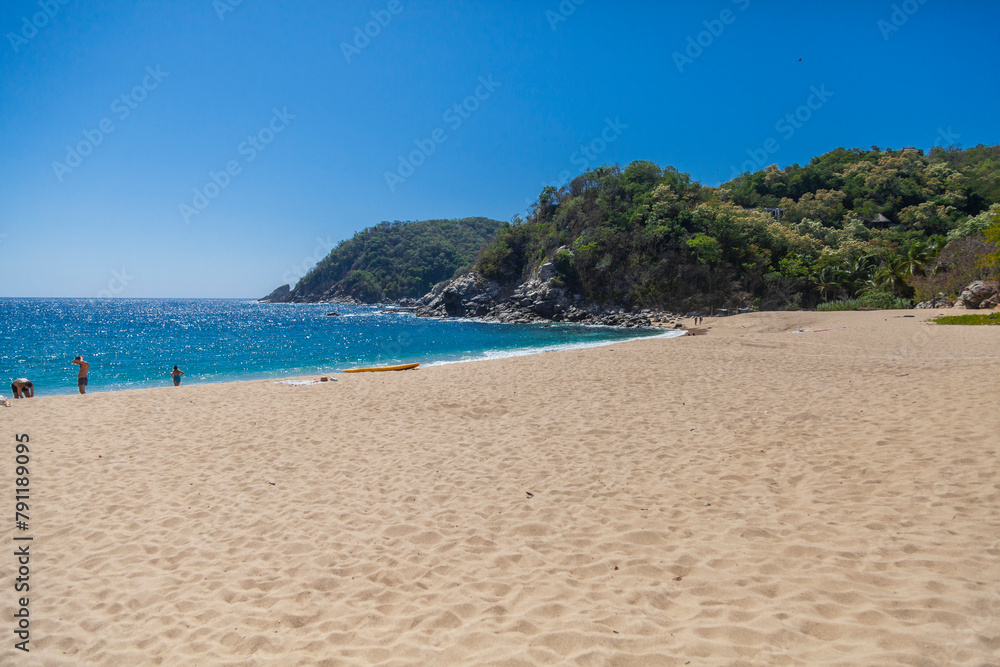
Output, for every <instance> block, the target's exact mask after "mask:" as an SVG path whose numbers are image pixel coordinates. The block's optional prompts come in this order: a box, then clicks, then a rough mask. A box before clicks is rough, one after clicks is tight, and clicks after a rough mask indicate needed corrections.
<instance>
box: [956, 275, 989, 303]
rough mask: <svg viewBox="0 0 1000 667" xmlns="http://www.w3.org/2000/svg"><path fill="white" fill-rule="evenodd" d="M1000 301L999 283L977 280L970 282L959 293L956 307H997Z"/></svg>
mask: <svg viewBox="0 0 1000 667" xmlns="http://www.w3.org/2000/svg"><path fill="white" fill-rule="evenodd" d="M997 301H998V294H997V284H996V283H993V282H986V281H983V280H977V281H975V282H972V283H969V286H968V287H966V288H965V290H964V291H963V292H962V293H961V294H960V295H959V297H958V299H957V300H956V301H955V306H954V307H955V308H968V309H970V310H976V309H979V308H995V307H996V305H997Z"/></svg>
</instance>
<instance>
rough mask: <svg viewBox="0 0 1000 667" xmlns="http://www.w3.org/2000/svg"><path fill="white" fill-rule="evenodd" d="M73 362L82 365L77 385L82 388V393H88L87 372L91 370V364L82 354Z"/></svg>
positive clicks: (77, 377)
mask: <svg viewBox="0 0 1000 667" xmlns="http://www.w3.org/2000/svg"><path fill="white" fill-rule="evenodd" d="M71 363H74V364H76V365H77V366H79V367H80V372H79V373H78V374H77V376H76V386H77V387H79V388H80V393H81V394H86V393H87V372H88V371H89V370H90V364H88V363H87V362H86V361H84V360H83V355H82V354H81V355H80V356H78V357H77V358H76V359H74V360H73V361H72V362H71Z"/></svg>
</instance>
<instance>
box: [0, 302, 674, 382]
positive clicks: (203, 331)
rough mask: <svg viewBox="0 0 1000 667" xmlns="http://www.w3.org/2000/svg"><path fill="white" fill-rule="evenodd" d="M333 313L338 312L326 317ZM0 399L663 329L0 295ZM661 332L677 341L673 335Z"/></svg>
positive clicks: (480, 354)
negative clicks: (84, 380)
mask: <svg viewBox="0 0 1000 667" xmlns="http://www.w3.org/2000/svg"><path fill="white" fill-rule="evenodd" d="M331 310H335V311H337V312H339V313H340V314H341V316H340V317H327V316H326V313H327V312H330V311H331ZM0 322H2V323H3V330H2V332H0V394H3V395H9V393H10V389H9V386H10V380H12V379H14V378H18V377H27V378H28V379H30V380H31V381H32V382H34V384H35V393H36V395H38V396H45V395H52V394H68V393H75V392H76V391H77V390H76V371H77V368H76V366H73V365H72V364H70V361H71V360H72V359H73V357H75V356H76V355H78V354H82V355H84V358H85V359H86V360H87V361H89V362H90V384H89V386H88V388H87V391H88V392H96V391H113V390H118V389H137V388H142V387H163V386H170V385H171V384H172V381H171V379H170V376H169V373H170V369H171V368H172V367H173V365H174V364H177V365H178V366H180V368H181V370H183V371H184V372H185V373H186V375H185V376H184V380H183V384H199V383H205V382H227V381H231V380H252V379H263V378H284V377H292V376H301V375H315V374H320V373H324V374H326V373H334V372H337V371H339V370H341V369H343V368H351V367H354V366H359V365H369V364H389V363H405V362H414V361H419V362H421V363H423V364H434V363H447V362H455V361H471V360H475V359H487V358H494V357H502V356H513V355H517V354H526V353H532V352H541V351H545V350H550V349H561V348H571V347H584V346H588V345H597V344H604V343H609V342H614V341H620V340H627V339H633V338H642V337H648V336H656V335H664V332H663V331H662V330H656V329H652V330H648V329H641V330H640V329H628V330H625V329H614V328H610V327H586V326H576V325H541V324H525V325H519V324H492V323H486V322H475V321H470V320H437V319H425V318H416V317H414V316H412V315H409V314H399V313H380V312H378V308H377V307H374V306H343V305H335V306H334V305H329V304H325V305H307V304H261V303H257V302H253V301H245V300H236V299H96V300H95V299H9V298H8V299H0ZM667 335H676V334H674V333H673V332H669V333H668V334H667Z"/></svg>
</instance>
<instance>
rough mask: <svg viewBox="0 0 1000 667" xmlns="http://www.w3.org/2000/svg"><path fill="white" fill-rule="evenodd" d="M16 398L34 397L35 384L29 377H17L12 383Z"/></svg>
mask: <svg viewBox="0 0 1000 667" xmlns="http://www.w3.org/2000/svg"><path fill="white" fill-rule="evenodd" d="M10 390H11V392H12V393H13V394H14V398H34V396H35V385H33V384H32V383H31V380H29V379H28V378H17V379H16V380H14V381H13V382H12V383H11V385H10Z"/></svg>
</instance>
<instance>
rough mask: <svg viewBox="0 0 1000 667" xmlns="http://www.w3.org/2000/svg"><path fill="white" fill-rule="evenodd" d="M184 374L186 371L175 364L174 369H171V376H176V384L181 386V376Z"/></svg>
mask: <svg viewBox="0 0 1000 667" xmlns="http://www.w3.org/2000/svg"><path fill="white" fill-rule="evenodd" d="M182 375H184V371H182V370H181V369H179V368H177V366H174V370H172V371H170V376H171V377H173V378H174V386H175V387H179V386H181V376H182Z"/></svg>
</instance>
